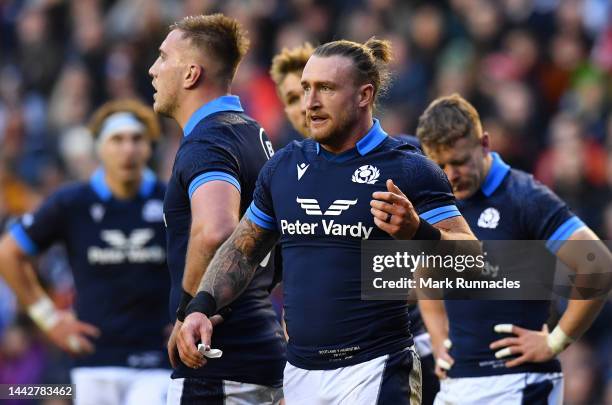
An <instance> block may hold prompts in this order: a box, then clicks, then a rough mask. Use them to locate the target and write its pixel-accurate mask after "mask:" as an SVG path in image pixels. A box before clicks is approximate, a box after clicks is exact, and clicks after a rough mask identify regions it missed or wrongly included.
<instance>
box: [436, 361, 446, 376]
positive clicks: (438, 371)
mask: <svg viewBox="0 0 612 405" xmlns="http://www.w3.org/2000/svg"><path fill="white" fill-rule="evenodd" d="M434 373H435V374H436V377H438V378H439V379H440V380H444V379H445V378H446V371H445V370H444V369H442V368H440V366H438V365H437V364H436V368H435V369H434Z"/></svg>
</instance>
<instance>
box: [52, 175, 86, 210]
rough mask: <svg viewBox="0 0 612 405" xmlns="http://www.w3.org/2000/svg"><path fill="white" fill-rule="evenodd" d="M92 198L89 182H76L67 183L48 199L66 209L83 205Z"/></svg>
mask: <svg viewBox="0 0 612 405" xmlns="http://www.w3.org/2000/svg"><path fill="white" fill-rule="evenodd" d="M91 198H92V189H91V186H90V184H89V182H84V181H75V182H70V183H66V184H64V185H62V186H60V187H59V188H58V189H57V190H55V191H54V192H53V193H52V194H51V195H50V196H49V197H48V199H47V201H51V202H53V203H55V204H59V205H62V206H65V207H70V206H74V205H79V204H82V203H83V202H84V201H87V200H90V199H91Z"/></svg>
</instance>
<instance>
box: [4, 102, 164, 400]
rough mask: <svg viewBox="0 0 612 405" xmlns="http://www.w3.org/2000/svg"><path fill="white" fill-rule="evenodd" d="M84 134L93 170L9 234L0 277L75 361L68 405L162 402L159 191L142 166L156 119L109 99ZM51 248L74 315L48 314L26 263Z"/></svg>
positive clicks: (135, 105) (51, 310)
mask: <svg viewBox="0 0 612 405" xmlns="http://www.w3.org/2000/svg"><path fill="white" fill-rule="evenodd" d="M90 128H91V131H92V134H93V135H94V136H95V145H96V152H97V155H98V157H99V159H100V161H101V164H102V165H101V168H100V169H98V170H97V171H96V172H95V173H94V174H93V175H92V176H91V179H90V181H89V182H79V183H75V184H71V185H67V186H64V187H62V188H61V189H59V190H58V191H57V192H55V193H54V194H53V195H51V196H50V197H49V198H48V199H47V200H46V201H45V202H44V203H43V204H42V206H41V207H40V208H39V209H38V210H37V211H36V212H35V213H33V214H26V215H24V216H23V217H22V218H21V219H19V221H18V222H16V223H15V224H14V225H13V226H12V227H11V228H10V230H9V232H8V233H7V234H6V235H4V237H3V238H2V240H1V241H0V262H1V263H2V266H0V274H2V276H3V277H4V278H5V279H6V281H7V282H8V284H9V285H10V286H11V287H12V288H13V290H14V291H15V293H16V295H17V297H18V298H19V300H20V302H21V303H22V304H23V305H24V306H25V307H26V308H27V312H28V314H29V315H30V316H31V318H32V320H33V321H34V322H35V323H36V324H37V325H38V326H39V327H40V329H41V330H42V331H43V332H44V333H45V334H46V336H47V337H48V338H49V339H50V340H51V341H52V342H53V343H54V344H55V345H57V346H58V347H60V348H61V349H63V350H65V351H66V352H68V353H70V354H72V355H75V356H77V357H76V358H75V360H74V367H73V368H72V370H71V379H72V383H73V384H76V387H77V388H76V390H75V398H74V399H75V403H76V404H77V405H82V404H100V403H105V404H117V405H120V404H143V403H147V404H162V403H165V396H166V391H167V386H168V381H169V375H170V368H169V364H168V361H167V358H166V355H165V351H164V345H165V341H166V338H167V332H166V331H167V327H168V326H169V322H170V320H169V318H168V315H167V312H166V303H167V301H166V297H167V296H168V294H169V277H168V270H167V267H166V246H165V234H164V226H163V218H162V214H163V211H162V200H163V196H164V193H165V190H166V187H165V185H164V184H163V183H161V182H160V181H159V180H157V179H156V178H155V176H154V174H153V172H152V171H150V170H149V169H147V168H146V164H147V162H148V160H149V158H150V157H151V151H152V142H153V141H155V140H157V138H158V137H159V135H160V129H159V123H158V121H157V117H156V116H155V113H154V112H153V111H152V110H151V109H150V108H149V107H147V106H145V105H144V104H142V103H140V102H138V101H134V100H117V101H111V102H109V103H107V104H105V105H103V106H102V107H100V108H99V109H98V110H97V111H96V112H95V114H94V116H93V118H92V121H91V124H90ZM55 243H63V244H64V245H65V247H66V251H67V252H68V260H69V263H70V266H71V268H72V272H73V276H74V283H75V289H76V301H75V304H74V309H75V312H76V317H75V316H74V315H73V313H72V312H71V311H65V310H59V309H57V308H55V306H54V304H53V302H52V301H51V300H50V298H49V297H48V296H47V294H46V293H45V292H44V291H43V289H42V287H41V285H40V284H39V282H38V281H37V278H36V274H35V273H34V271H33V268H32V266H31V264H30V261H29V259H30V258H32V257H35V256H36V255H38V254H39V253H40V252H42V251H44V250H45V249H47V248H48V247H49V246H51V245H53V244H55Z"/></svg>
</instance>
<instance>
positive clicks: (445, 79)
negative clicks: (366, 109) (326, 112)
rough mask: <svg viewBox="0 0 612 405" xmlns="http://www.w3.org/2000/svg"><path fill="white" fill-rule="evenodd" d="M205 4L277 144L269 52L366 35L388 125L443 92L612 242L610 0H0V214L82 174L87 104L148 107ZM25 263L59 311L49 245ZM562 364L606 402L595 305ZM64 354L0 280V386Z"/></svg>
mask: <svg viewBox="0 0 612 405" xmlns="http://www.w3.org/2000/svg"><path fill="white" fill-rule="evenodd" d="M217 11H220V12H223V13H225V14H227V15H230V16H233V17H235V18H237V19H238V20H239V21H241V22H242V24H243V25H244V26H245V27H246V28H247V30H248V31H249V34H250V39H251V49H250V51H249V53H248V55H247V57H246V59H245V60H244V61H243V62H242V64H241V66H240V68H239V71H238V75H237V77H236V80H235V83H234V86H233V88H232V90H233V93H235V94H238V95H240V97H241V99H242V102H243V105H244V107H245V109H246V111H247V113H249V114H250V115H252V116H253V117H255V118H256V119H257V120H258V121H259V122H260V123H261V124H262V126H263V127H264V128H265V130H266V132H267V134H268V136H269V137H270V138H271V139H272V141H273V143H274V145H275V147H276V148H280V147H282V146H283V145H285V144H286V143H287V142H289V141H290V140H293V139H297V138H298V135H297V134H296V133H294V132H293V131H292V129H291V127H290V125H289V124H288V123H287V122H286V120H285V119H284V116H283V110H282V107H281V103H280V101H279V100H278V98H277V95H276V92H275V88H274V84H273V83H272V81H271V79H270V78H269V76H268V69H269V67H270V62H271V59H272V57H273V56H274V55H275V54H276V53H277V52H278V51H280V49H282V48H283V47H292V46H296V45H299V44H301V43H302V42H304V41H310V42H311V43H313V44H315V45H316V44H319V43H322V42H326V41H329V40H333V39H340V38H346V39H351V40H354V41H365V40H367V39H368V38H369V37H370V36H372V35H376V36H377V37H379V38H384V39H389V40H391V41H392V43H393V50H394V53H395V61H394V62H393V64H392V71H393V84H392V86H391V88H390V91H389V92H388V93H387V95H386V96H385V97H384V99H383V100H382V103H381V105H380V108H379V111H378V113H377V116H378V117H379V118H381V120H382V122H383V127H384V128H385V129H386V131H387V132H389V133H390V134H399V133H414V131H415V128H416V122H417V119H418V116H419V115H420V114H421V113H422V111H423V110H424V108H425V107H426V106H427V104H428V103H429V102H430V101H431V100H433V99H434V98H435V97H438V96H441V95H448V94H450V93H453V92H458V93H460V94H462V95H463V96H464V97H466V98H467V99H468V100H469V101H471V102H472V103H473V104H474V105H475V107H476V108H477V109H478V111H479V112H480V114H481V119H482V121H483V126H484V128H485V130H487V131H488V132H489V134H490V135H491V137H492V143H493V149H495V150H497V151H499V152H500V153H501V155H502V156H503V157H504V159H505V160H506V161H507V162H508V163H510V164H511V165H512V166H514V167H516V168H520V169H523V170H527V171H529V172H532V173H534V175H535V176H536V178H538V179H539V180H540V181H542V182H543V183H545V184H546V185H548V186H549V187H551V188H552V189H553V190H554V191H555V192H556V193H557V194H559V195H560V196H561V197H562V198H563V199H565V201H567V202H568V204H569V205H570V206H571V208H572V209H573V210H574V211H575V212H576V213H577V214H578V215H579V216H580V217H581V218H582V219H583V220H584V221H585V222H586V223H587V224H588V225H589V226H590V227H591V228H592V229H593V230H595V231H596V232H597V233H598V235H599V236H600V237H601V238H602V239H612V198H611V196H612V113H611V112H610V105H611V102H612V80H611V77H612V75H611V72H612V2H610V1H609V0H495V1H494V0H448V1H399V0H361V1H359V0H335V1H332V0H325V1H317V0H287V1H282V0H251V1H249V0H226V1H215V0H185V1H171V0H78V1H76V0H74V1H69V0H32V1H28V0H0V224H2V225H3V226H4V225H5V224H6V223H7V222H8V221H10V219H11V218H14V217H15V216H18V215H20V214H23V213H25V212H27V211H29V210H32V209H34V208H35V207H37V205H38V204H39V203H40V201H41V199H43V198H44V197H45V196H47V195H48V194H49V193H50V192H52V191H53V190H54V189H56V188H57V187H58V186H59V185H61V184H62V183H64V182H67V181H72V180H78V179H86V178H88V177H89V175H90V173H91V172H92V170H93V169H94V168H95V167H96V162H95V159H93V158H92V140H91V137H90V135H89V133H88V132H87V130H86V128H85V124H86V123H87V120H88V119H89V115H90V113H91V112H92V111H93V110H94V109H95V108H96V107H98V106H99V105H100V104H102V103H103V102H104V101H106V100H108V99H111V98H117V97H138V98H141V99H143V100H144V101H145V102H147V103H150V102H152V97H151V95H152V93H153V88H152V87H151V84H150V77H149V76H148V73H147V71H148V68H149V66H150V65H151V64H152V63H153V61H154V60H155V58H156V57H157V48H158V46H159V44H160V43H161V41H162V40H163V38H164V37H165V35H166V33H167V27H168V25H169V24H170V23H171V22H173V21H175V20H177V19H179V18H181V17H182V16H185V15H189V14H201V13H205V14H206V13H212V12H217ZM163 127H164V135H165V136H164V137H163V139H162V140H161V141H160V142H159V144H158V146H157V152H156V156H155V159H154V161H153V163H152V165H153V167H154V168H155V169H156V170H157V172H158V173H159V175H160V176H161V177H162V178H165V179H167V177H168V176H169V173H170V170H171V165H172V162H173V159H174V153H175V151H176V148H177V146H178V142H179V141H180V139H181V131H180V128H178V126H177V125H176V124H175V123H174V122H173V121H170V120H163ZM0 265H1V264H0ZM38 268H39V270H40V277H41V279H42V280H43V281H44V283H45V285H46V286H47V288H48V289H49V292H50V294H51V295H52V297H53V299H54V300H55V302H56V304H57V305H58V306H62V307H69V306H70V304H71V302H72V299H73V296H74V291H73V288H72V277H71V274H70V269H69V268H68V266H67V264H66V261H65V260H64V254H63V252H62V248H61V247H56V248H53V249H51V250H50V251H49V252H48V253H47V254H45V255H44V256H43V257H42V258H41V260H40V262H39V266H38ZM560 305H562V304H560ZM562 361H563V363H564V372H565V376H566V380H565V399H566V403H567V404H572V405H574V404H612V309H611V308H610V303H608V306H607V307H606V308H605V309H604V311H603V312H602V314H601V316H600V317H599V319H598V321H597V322H596V324H595V325H594V326H593V328H591V330H590V331H589V332H588V333H587V334H586V336H585V337H584V338H583V339H582V340H581V341H580V342H578V343H576V344H574V345H572V346H571V347H570V348H569V349H568V350H567V351H566V352H564V353H563V354H562ZM67 364H68V362H67V359H66V358H65V356H64V355H62V354H61V353H58V352H57V351H56V350H53V349H52V348H50V347H49V346H48V345H47V343H46V342H45V341H44V339H42V338H41V336H40V334H39V333H38V332H37V330H36V329H35V327H33V326H32V325H31V324H30V322H29V321H28V319H27V318H26V317H24V316H23V315H22V314H21V312H20V311H19V309H18V307H17V304H16V302H15V299H14V297H13V296H12V294H11V293H10V291H8V290H7V288H6V286H5V285H4V284H3V283H2V281H1V280H0V383H35V382H44V383H60V382H62V383H63V382H68V372H67ZM19 403H20V404H23V403H24V402H19ZM46 403H47V404H51V403H62V402H61V401H56V402H53V401H47V402H46Z"/></svg>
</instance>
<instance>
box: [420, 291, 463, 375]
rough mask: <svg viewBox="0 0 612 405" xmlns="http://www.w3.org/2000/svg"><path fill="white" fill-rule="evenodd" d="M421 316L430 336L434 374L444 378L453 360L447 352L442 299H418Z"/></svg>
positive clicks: (446, 318) (446, 328)
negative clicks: (434, 367)
mask: <svg viewBox="0 0 612 405" xmlns="http://www.w3.org/2000/svg"><path fill="white" fill-rule="evenodd" d="M419 309H420V311H421V317H422V318H423V322H424V323H425V328H426V329H427V332H429V337H430V338H431V347H432V349H433V354H434V357H435V360H436V369H435V372H436V375H437V376H438V378H441V379H443V378H446V372H447V371H448V370H449V369H450V368H451V367H452V365H453V363H454V360H453V358H452V357H451V356H450V355H449V354H448V349H449V348H450V345H449V343H448V342H450V340H448V316H447V314H446V309H445V308H444V301H442V300H419Z"/></svg>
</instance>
